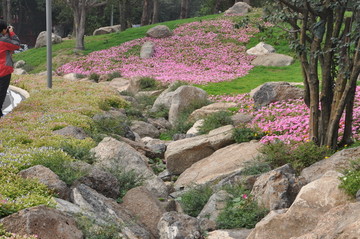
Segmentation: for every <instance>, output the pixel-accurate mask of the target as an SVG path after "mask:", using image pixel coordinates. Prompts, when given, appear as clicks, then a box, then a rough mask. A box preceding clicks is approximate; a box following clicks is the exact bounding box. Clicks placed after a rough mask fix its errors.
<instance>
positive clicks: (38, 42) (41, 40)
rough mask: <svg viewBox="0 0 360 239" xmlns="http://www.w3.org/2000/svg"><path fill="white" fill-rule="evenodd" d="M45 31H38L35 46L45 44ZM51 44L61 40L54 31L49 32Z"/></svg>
mask: <svg viewBox="0 0 360 239" xmlns="http://www.w3.org/2000/svg"><path fill="white" fill-rule="evenodd" d="M46 38H47V36H46V31H43V32H40V33H39V35H38V37H37V38H36V43H35V48H39V47H43V46H46ZM51 42H52V44H57V43H60V42H62V38H61V37H60V36H58V35H56V34H54V33H52V34H51Z"/></svg>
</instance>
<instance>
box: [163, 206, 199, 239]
mask: <svg viewBox="0 0 360 239" xmlns="http://www.w3.org/2000/svg"><path fill="white" fill-rule="evenodd" d="M158 230H159V234H160V237H159V239H179V238H184V239H185V238H189V239H190V238H193V239H200V238H201V227H200V223H199V221H198V220H197V219H196V218H194V217H190V216H188V215H186V214H182V213H178V212H166V213H164V214H163V216H162V217H161V219H160V221H159V223H158Z"/></svg>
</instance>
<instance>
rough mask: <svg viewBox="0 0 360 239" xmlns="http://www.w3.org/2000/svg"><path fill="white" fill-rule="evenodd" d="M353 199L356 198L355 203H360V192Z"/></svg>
mask: <svg viewBox="0 0 360 239" xmlns="http://www.w3.org/2000/svg"><path fill="white" fill-rule="evenodd" d="M355 198H356V201H358V202H360V190H359V191H357V193H356V196H355Z"/></svg>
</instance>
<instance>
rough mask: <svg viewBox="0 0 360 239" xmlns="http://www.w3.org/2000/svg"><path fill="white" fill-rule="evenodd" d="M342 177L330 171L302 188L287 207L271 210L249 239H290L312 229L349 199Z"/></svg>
mask: <svg viewBox="0 0 360 239" xmlns="http://www.w3.org/2000/svg"><path fill="white" fill-rule="evenodd" d="M339 176H341V174H339V173H337V172H335V171H329V172H327V173H326V174H325V175H323V176H322V177H321V178H319V179H317V180H315V181H313V182H311V183H309V184H307V185H305V186H304V187H302V189H301V190H300V192H299V194H298V195H297V197H296V199H295V201H294V203H293V204H292V205H291V207H290V208H289V209H288V210H286V209H281V210H278V211H271V212H270V214H268V215H267V216H266V217H265V218H263V219H262V220H261V221H260V222H259V223H257V224H256V227H255V228H254V230H253V231H252V232H251V233H250V235H249V237H248V238H247V239H264V238H266V239H289V238H291V237H299V236H301V235H303V234H305V233H308V232H310V231H312V230H313V229H314V228H315V227H316V225H317V223H318V222H319V220H320V219H321V218H323V217H324V215H325V213H327V212H328V211H329V210H330V209H332V208H334V207H336V206H339V205H343V204H346V203H347V202H348V196H347V195H346V194H345V192H344V191H343V190H341V189H340V188H339V185H340V183H341V181H340V179H339Z"/></svg>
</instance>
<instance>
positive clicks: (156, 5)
mask: <svg viewBox="0 0 360 239" xmlns="http://www.w3.org/2000/svg"><path fill="white" fill-rule="evenodd" d="M153 3H154V8H153V18H152V23H153V24H154V23H158V22H159V0H153Z"/></svg>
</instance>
